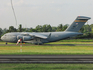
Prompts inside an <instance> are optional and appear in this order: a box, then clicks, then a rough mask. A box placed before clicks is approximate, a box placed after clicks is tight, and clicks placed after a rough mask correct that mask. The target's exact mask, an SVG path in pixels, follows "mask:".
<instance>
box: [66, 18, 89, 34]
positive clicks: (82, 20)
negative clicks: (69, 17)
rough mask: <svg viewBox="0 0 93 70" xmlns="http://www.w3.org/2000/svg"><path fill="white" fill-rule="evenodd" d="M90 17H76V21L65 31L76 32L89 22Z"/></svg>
mask: <svg viewBox="0 0 93 70" xmlns="http://www.w3.org/2000/svg"><path fill="white" fill-rule="evenodd" d="M89 19H91V18H90V17H85V16H78V17H77V18H76V20H75V21H74V22H73V23H72V24H71V25H70V26H69V27H68V28H67V29H66V30H65V31H73V32H78V31H79V30H80V29H81V27H82V26H83V25H84V24H85V23H86V22H87V21H88V20H89Z"/></svg>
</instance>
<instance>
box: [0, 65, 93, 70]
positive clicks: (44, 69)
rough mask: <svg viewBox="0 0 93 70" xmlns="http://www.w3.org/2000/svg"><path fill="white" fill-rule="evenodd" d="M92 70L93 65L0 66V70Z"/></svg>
mask: <svg viewBox="0 0 93 70" xmlns="http://www.w3.org/2000/svg"><path fill="white" fill-rule="evenodd" d="M81 69H82V70H93V64H0V70H81Z"/></svg>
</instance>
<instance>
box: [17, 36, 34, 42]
mask: <svg viewBox="0 0 93 70" xmlns="http://www.w3.org/2000/svg"><path fill="white" fill-rule="evenodd" d="M17 39H22V40H23V41H29V40H32V39H33V37H31V36H22V35H19V36H17Z"/></svg>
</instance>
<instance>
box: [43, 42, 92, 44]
mask: <svg viewBox="0 0 93 70" xmlns="http://www.w3.org/2000/svg"><path fill="white" fill-rule="evenodd" d="M45 44H93V42H50V43H45Z"/></svg>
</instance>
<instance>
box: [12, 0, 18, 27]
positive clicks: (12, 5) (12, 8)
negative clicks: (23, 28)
mask: <svg viewBox="0 0 93 70" xmlns="http://www.w3.org/2000/svg"><path fill="white" fill-rule="evenodd" d="M11 7H12V10H13V14H14V18H15V22H16V26H17V18H16V14H15V10H14V7H13V2H12V0H11Z"/></svg>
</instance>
